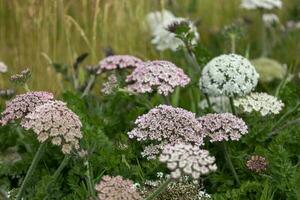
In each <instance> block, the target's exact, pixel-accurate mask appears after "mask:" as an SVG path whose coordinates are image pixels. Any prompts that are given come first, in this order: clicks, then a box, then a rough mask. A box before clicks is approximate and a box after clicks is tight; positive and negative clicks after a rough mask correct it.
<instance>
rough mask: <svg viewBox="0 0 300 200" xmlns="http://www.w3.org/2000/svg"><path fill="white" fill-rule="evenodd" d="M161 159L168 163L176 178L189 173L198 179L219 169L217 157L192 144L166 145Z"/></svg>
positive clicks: (172, 174) (172, 175) (173, 176)
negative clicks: (216, 162)
mask: <svg viewBox="0 0 300 200" xmlns="http://www.w3.org/2000/svg"><path fill="white" fill-rule="evenodd" d="M159 160H160V161H161V162H163V163H166V164H167V167H168V169H169V170H171V177H172V178H174V179H178V178H180V177H181V176H183V175H188V176H191V177H192V178H193V179H195V180H198V179H199V178H200V176H201V175H206V174H209V173H210V172H213V171H216V170H217V166H216V164H215V157H213V156H210V155H209V152H208V151H207V150H203V149H199V147H198V146H193V145H191V144H184V143H179V144H175V145H166V146H165V148H164V150H163V151H162V153H161V155H160V157H159Z"/></svg>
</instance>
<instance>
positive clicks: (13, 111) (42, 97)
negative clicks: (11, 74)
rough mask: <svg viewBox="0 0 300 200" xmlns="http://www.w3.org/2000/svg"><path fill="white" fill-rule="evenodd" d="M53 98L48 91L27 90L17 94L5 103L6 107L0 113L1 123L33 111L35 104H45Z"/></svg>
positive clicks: (3, 123)
mask: <svg viewBox="0 0 300 200" xmlns="http://www.w3.org/2000/svg"><path fill="white" fill-rule="evenodd" d="M53 98H54V97H53V95H52V94H51V93H48V92H27V93H25V94H21V95H17V96H16V97H15V98H14V99H12V100H11V101H9V102H7V103H6V108H5V110H4V111H3V112H2V113H1V116H2V118H1V124H2V125H6V124H7V123H9V122H10V121H13V120H17V119H22V118H23V117H25V115H27V114H28V113H30V112H32V111H34V110H35V108H36V107H37V106H40V105H42V104H45V103H47V102H48V101H51V100H53Z"/></svg>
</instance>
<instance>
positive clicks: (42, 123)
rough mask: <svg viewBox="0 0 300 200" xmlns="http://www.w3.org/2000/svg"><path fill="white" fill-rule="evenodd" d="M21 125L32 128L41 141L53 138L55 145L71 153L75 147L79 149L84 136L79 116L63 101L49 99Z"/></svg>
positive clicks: (26, 117) (66, 152)
mask: <svg viewBox="0 0 300 200" xmlns="http://www.w3.org/2000/svg"><path fill="white" fill-rule="evenodd" d="M21 125H22V126H23V127H24V128H25V129H26V130H29V129H32V130H33V132H34V133H35V134H36V135H37V139H38V140H39V142H41V143H43V142H45V141H47V140H51V143H52V144H53V145H57V146H60V147H61V150H62V152H63V153H64V154H70V153H71V150H72V149H73V148H75V149H76V150H79V140H80V139H81V138H82V133H81V131H80V128H81V127H82V124H81V122H80V119H79V117H78V116H77V115H76V114H75V113H74V112H72V111H71V110H70V109H69V108H68V107H67V106H66V103H64V102H62V101H49V102H47V103H45V104H43V105H40V106H38V107H36V109H35V110H34V111H33V112H31V113H29V114H28V115H26V116H25V118H24V120H22V122H21Z"/></svg>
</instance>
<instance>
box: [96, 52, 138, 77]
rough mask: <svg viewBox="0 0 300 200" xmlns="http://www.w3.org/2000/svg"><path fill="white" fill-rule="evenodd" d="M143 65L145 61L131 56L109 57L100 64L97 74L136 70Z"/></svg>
mask: <svg viewBox="0 0 300 200" xmlns="http://www.w3.org/2000/svg"><path fill="white" fill-rule="evenodd" d="M142 65H143V61H142V60H140V59H139V58H136V57H134V56H130V55H113V56H108V57H106V58H104V59H103V60H101V61H100V62H99V67H98V71H97V74H100V73H101V72H103V71H110V70H114V69H124V68H130V67H131V68H135V67H139V66H142Z"/></svg>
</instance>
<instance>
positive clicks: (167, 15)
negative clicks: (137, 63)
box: [146, 10, 199, 51]
mask: <svg viewBox="0 0 300 200" xmlns="http://www.w3.org/2000/svg"><path fill="white" fill-rule="evenodd" d="M146 21H147V24H148V26H149V28H150V31H151V35H152V37H153V39H152V41H151V42H152V44H154V45H155V46H156V49H157V50H159V51H163V50H166V49H171V50H172V51H176V50H177V49H178V47H180V46H183V45H184V43H183V42H182V41H181V40H180V39H179V38H177V37H176V34H175V33H172V32H171V31H169V30H168V27H169V26H171V25H172V24H174V23H179V22H182V21H187V22H188V27H189V33H193V35H194V38H193V39H192V44H196V43H197V40H198V39H199V33H198V32H197V28H196V27H195V25H194V24H193V23H192V22H190V21H189V20H187V19H185V18H179V17H175V16H174V15H173V14H172V13H171V12H170V11H168V10H163V11H161V12H160V11H156V12H151V13H149V14H148V15H147V18H146Z"/></svg>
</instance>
